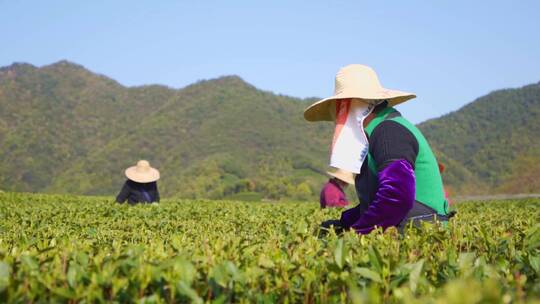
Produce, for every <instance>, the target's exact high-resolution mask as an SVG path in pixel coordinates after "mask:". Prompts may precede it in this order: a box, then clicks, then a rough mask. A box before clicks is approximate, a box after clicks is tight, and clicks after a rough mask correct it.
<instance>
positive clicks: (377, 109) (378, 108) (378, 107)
mask: <svg viewBox="0 0 540 304" xmlns="http://www.w3.org/2000/svg"><path fill="white" fill-rule="evenodd" d="M386 107H388V100H385V101H383V102H381V103H380V104H378V105H376V106H375V109H373V113H375V114H377V113H379V112H380V111H382V110H384V109H386Z"/></svg>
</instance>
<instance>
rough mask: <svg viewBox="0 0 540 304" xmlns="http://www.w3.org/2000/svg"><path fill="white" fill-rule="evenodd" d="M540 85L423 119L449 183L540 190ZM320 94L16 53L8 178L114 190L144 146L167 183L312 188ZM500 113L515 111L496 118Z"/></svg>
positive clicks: (3, 158)
mask: <svg viewBox="0 0 540 304" xmlns="http://www.w3.org/2000/svg"><path fill="white" fill-rule="evenodd" d="M539 87H540V82H539V83H538V84H531V85H527V86H524V87H522V88H517V89H504V90H497V91H494V92H492V93H490V94H487V95H485V96H482V97H479V98H477V99H475V101H473V102H471V103H470V104H468V105H466V106H463V107H462V108H460V109H459V110H456V111H454V112H451V113H448V114H445V115H443V116H441V117H440V118H437V119H430V120H427V121H425V122H422V123H421V124H419V125H418V126H419V128H420V129H421V130H422V131H423V133H424V134H425V135H426V137H427V138H428V140H429V141H430V143H431V145H432V146H433V149H434V151H435V153H436V155H437V157H438V158H439V160H440V161H441V162H443V163H445V164H446V165H447V171H446V172H445V173H444V179H445V183H446V185H447V187H448V188H449V189H450V190H451V192H454V193H471V194H477V193H486V192H489V191H503V192H513V191H521V190H522V189H524V191H528V192H531V191H535V190H537V186H536V184H535V183H534V180H535V178H536V176H537V174H536V173H535V172H534V171H531V170H532V169H529V168H536V167H535V166H534V164H535V162H536V161H537V160H538V159H540V156H537V154H536V153H535V149H536V147H537V146H539V145H538V143H539V141H538V138H537V136H535V135H534V132H537V131H538V132H540V129H538V128H539V126H538V117H540V116H539V115H540V106H539V104H538V101H539V100H540V89H538V88H539ZM315 100H317V98H316V97H311V98H295V97H290V96H287V95H281V94H275V93H273V92H272V91H265V90H261V89H259V88H257V87H255V86H253V85H251V84H249V83H247V82H246V81H244V80H243V79H242V78H241V77H239V76H237V75H225V76H220V77H218V78H213V79H204V80H199V81H197V82H195V83H193V84H190V85H187V86H185V87H183V88H180V89H176V88H171V87H168V86H163V85H159V84H151V85H142V86H129V87H128V86H124V85H122V84H120V83H119V82H117V81H115V80H114V79H111V78H109V77H107V76H104V75H101V74H96V73H94V72H92V71H90V70H87V69H86V68H84V67H83V66H81V65H78V64H75V63H72V62H69V61H65V60H62V61H59V62H56V63H53V64H50V65H46V66H43V67H35V66H33V65H30V64H24V63H14V64H12V65H10V66H8V67H3V68H0V184H1V185H2V188H3V189H4V190H15V191H32V192H35V191H43V192H59V193H77V194H112V193H115V192H116V191H117V190H118V189H119V187H120V185H121V183H122V180H123V179H124V177H123V169H124V168H125V167H127V166H129V165H132V164H133V163H134V162H136V160H137V159H140V158H147V159H149V160H150V161H151V163H152V164H153V165H155V166H156V167H158V168H159V169H160V170H161V171H162V176H163V179H162V181H160V188H161V189H162V190H163V193H164V195H172V196H182V197H191V198H194V197H208V198H224V197H236V196H243V195H245V196H246V197H250V198H261V197H266V198H270V199H279V198H283V197H287V198H294V199H315V198H316V197H317V195H318V190H319V187H320V186H321V184H322V183H323V182H324V180H325V179H326V177H325V176H324V172H325V169H326V166H327V160H328V159H327V158H328V145H329V144H330V140H331V136H332V129H333V127H332V124H330V123H318V124H313V123H307V122H305V121H304V120H303V116H302V113H303V110H304V108H305V107H306V106H307V105H308V104H309V102H313V101H315ZM507 101H511V102H507ZM486 105H493V108H495V109H490V108H489V107H486ZM507 112H508V113H511V114H512V115H509V116H507V117H505V116H504V114H505V113H507ZM524 112H525V113H524ZM478 117H480V118H481V119H477V118H478ZM502 117H505V119H506V120H508V121H509V123H494V122H493V121H492V120H495V121H497V122H498V121H499V120H501V119H502ZM520 122H521V124H520ZM499 125H504V130H499V129H498V128H497V126H499ZM482 129H484V130H485V131H483V132H484V133H482V136H481V137H478V138H476V137H474V132H473V131H478V130H482ZM518 134H523V135H524V136H523V138H521V137H520V136H518ZM501 142H504V143H505V145H506V146H507V147H509V148H511V149H509V148H506V147H498V146H497V144H499V143H501ZM523 146H526V147H527V148H526V149H525V148H524V149H521V148H520V147H523ZM518 150H519V151H518ZM505 159H509V160H511V161H509V162H504V160H505ZM490 161H491V162H493V164H491V163H490ZM499 165H500V166H499ZM498 166H499V167H500V168H499V167H498ZM524 168H525V169H527V170H528V171H527V170H526V174H522V175H520V174H519V172H525V171H523V170H524ZM539 169H540V168H539ZM517 180H525V181H527V182H523V181H522V182H521V183H518V184H516V181H517ZM522 184H528V185H530V187H529V188H526V187H523V186H522Z"/></svg>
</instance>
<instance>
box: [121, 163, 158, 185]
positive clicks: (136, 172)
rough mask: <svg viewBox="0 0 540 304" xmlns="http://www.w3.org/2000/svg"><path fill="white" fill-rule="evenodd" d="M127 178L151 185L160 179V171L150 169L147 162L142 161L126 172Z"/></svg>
mask: <svg viewBox="0 0 540 304" xmlns="http://www.w3.org/2000/svg"><path fill="white" fill-rule="evenodd" d="M125 174H126V177H127V178H129V179H130V180H132V181H134V182H137V183H151V182H155V181H157V180H158V179H159V171H158V170H157V169H155V168H152V167H150V163H149V162H148V161H146V160H140V161H138V162H137V165H136V166H133V167H129V168H127V169H126V171H125Z"/></svg>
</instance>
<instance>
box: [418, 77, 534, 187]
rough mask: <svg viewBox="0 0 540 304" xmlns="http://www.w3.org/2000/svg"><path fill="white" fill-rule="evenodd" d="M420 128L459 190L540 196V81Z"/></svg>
mask: <svg viewBox="0 0 540 304" xmlns="http://www.w3.org/2000/svg"><path fill="white" fill-rule="evenodd" d="M419 127H420V129H421V130H422V131H423V133H424V134H425V135H426V137H427V138H428V140H429V141H430V143H431V145H432V146H433V147H434V148H435V149H436V150H438V151H439V158H440V159H441V161H442V162H445V163H447V164H448V166H447V167H448V170H447V172H446V173H445V181H446V183H447V184H448V185H449V186H450V187H451V188H453V189H454V191H455V192H457V193H469V194H475V193H476V194H481V193H487V192H504V193H527V192H536V193H538V192H540V83H536V84H532V85H527V86H524V87H522V88H518V89H505V90H499V91H495V92H493V93H490V94H488V95H486V96H483V97H480V98H478V99H477V100H475V101H474V102H472V103H470V104H468V105H466V106H464V107H463V108H461V109H459V110H458V111H456V112H453V113H450V114H448V115H445V116H442V117H440V118H437V119H432V120H429V121H426V122H424V123H422V124H420V125H419Z"/></svg>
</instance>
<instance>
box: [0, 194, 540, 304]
mask: <svg viewBox="0 0 540 304" xmlns="http://www.w3.org/2000/svg"><path fill="white" fill-rule="evenodd" d="M456 210H457V211H458V214H457V216H456V217H455V218H453V219H452V221H451V222H450V224H449V225H448V227H446V228H444V227H441V226H439V225H430V224H426V225H424V226H423V227H421V228H420V229H414V228H412V229H410V230H408V231H407V233H405V234H404V235H400V234H399V233H398V232H397V231H396V230H395V229H388V230H387V231H385V232H382V231H375V232H373V233H371V234H369V235H364V236H359V235H356V234H355V233H353V232H346V233H344V234H343V235H341V236H337V235H335V233H330V234H328V235H326V236H325V237H320V236H318V225H319V223H320V222H322V221H323V220H326V219H330V218H337V217H338V216H339V212H340V211H339V210H335V209H334V210H330V209H325V210H320V209H319V208H318V204H317V203H314V202H312V203H305V202H287V203H264V202H263V203H261V202H257V203H253V202H238V201H206V200H166V201H164V202H162V203H161V204H159V205H137V206H127V205H118V204H115V203H113V202H112V200H111V199H110V198H104V197H78V196H61V195H40V194H16V193H0V219H1V221H0V302H14V303H21V302H24V303H50V302H68V303H78V302H80V303H105V302H107V303H108V302H117V303H135V302H137V303H177V302H181V303H186V302H191V303H204V302H211V303H227V302H238V303H253V302H258V303H276V302H279V303H297V302H303V303H327V302H352V303H362V302H370V303H513V302H534V301H538V300H540V224H539V223H538V219H540V200H538V199H536V200H518V201H490V202H464V203H459V204H458V205H457V206H456Z"/></svg>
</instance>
